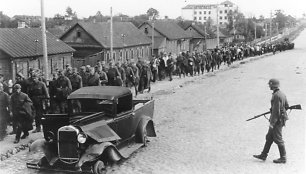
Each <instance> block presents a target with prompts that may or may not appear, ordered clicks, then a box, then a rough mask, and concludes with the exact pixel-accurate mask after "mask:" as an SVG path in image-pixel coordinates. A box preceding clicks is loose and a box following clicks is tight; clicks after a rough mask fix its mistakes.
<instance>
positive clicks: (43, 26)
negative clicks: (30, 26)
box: [40, 0, 49, 83]
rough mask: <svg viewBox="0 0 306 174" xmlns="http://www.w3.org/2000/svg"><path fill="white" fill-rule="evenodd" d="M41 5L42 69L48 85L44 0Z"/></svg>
mask: <svg viewBox="0 0 306 174" xmlns="http://www.w3.org/2000/svg"><path fill="white" fill-rule="evenodd" d="M40 2H41V3H40V5H41V28H42V44H43V59H42V62H43V67H41V68H42V69H43V70H44V75H45V79H46V80H47V83H48V80H49V78H48V72H49V71H48V68H49V66H48V51H47V36H46V24H45V13H44V0H41V1H40Z"/></svg>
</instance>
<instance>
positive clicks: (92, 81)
mask: <svg viewBox="0 0 306 174" xmlns="http://www.w3.org/2000/svg"><path fill="white" fill-rule="evenodd" d="M87 86H100V79H99V75H98V74H97V73H94V74H90V75H89V77H88V80H87Z"/></svg>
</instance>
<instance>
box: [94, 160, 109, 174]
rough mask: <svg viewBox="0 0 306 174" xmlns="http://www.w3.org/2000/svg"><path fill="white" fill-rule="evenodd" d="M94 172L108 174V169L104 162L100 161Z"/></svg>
mask: <svg viewBox="0 0 306 174" xmlns="http://www.w3.org/2000/svg"><path fill="white" fill-rule="evenodd" d="M93 172H94V174H105V173H106V167H105V165H104V163H103V161H100V160H98V161H97V162H96V163H95V164H94V166H93Z"/></svg>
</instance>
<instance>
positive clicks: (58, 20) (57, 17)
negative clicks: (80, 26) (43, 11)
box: [53, 13, 65, 25]
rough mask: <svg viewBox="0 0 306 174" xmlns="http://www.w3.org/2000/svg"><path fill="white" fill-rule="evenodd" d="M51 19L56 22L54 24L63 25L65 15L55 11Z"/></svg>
mask: <svg viewBox="0 0 306 174" xmlns="http://www.w3.org/2000/svg"><path fill="white" fill-rule="evenodd" d="M53 20H54V22H55V23H56V25H63V24H64V23H65V16H63V15H60V14H59V13H57V14H55V15H54V17H53Z"/></svg>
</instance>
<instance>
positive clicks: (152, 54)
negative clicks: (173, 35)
mask: <svg viewBox="0 0 306 174" xmlns="http://www.w3.org/2000/svg"><path fill="white" fill-rule="evenodd" d="M154 17H155V14H153V15H152V33H151V34H152V56H153V55H154Z"/></svg>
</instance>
